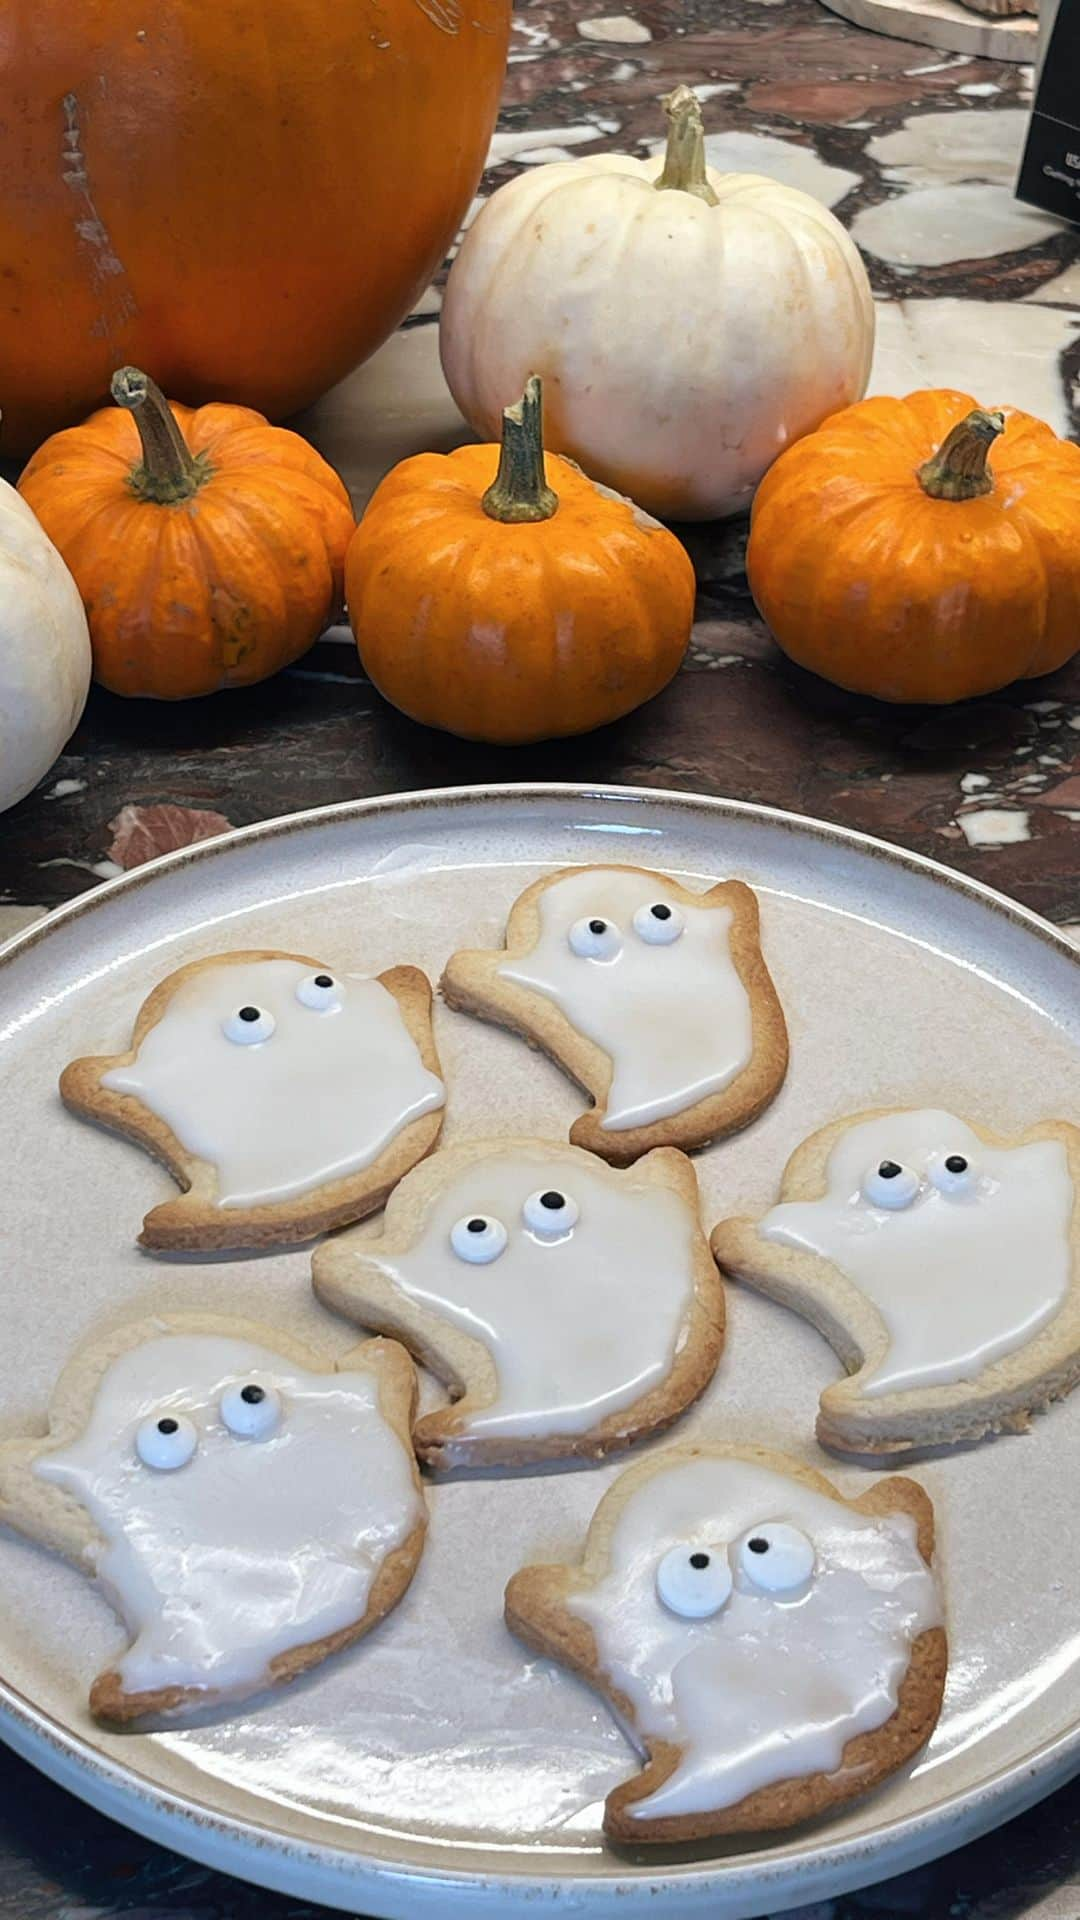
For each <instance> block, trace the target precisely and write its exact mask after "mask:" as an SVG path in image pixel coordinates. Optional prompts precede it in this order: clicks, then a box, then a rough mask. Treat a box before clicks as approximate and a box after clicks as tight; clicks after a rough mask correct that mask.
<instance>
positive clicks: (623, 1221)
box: [362, 1147, 696, 1438]
mask: <svg viewBox="0 0 1080 1920" xmlns="http://www.w3.org/2000/svg"><path fill="white" fill-rule="evenodd" d="M543 1196H547V1197H548V1198H550V1199H552V1200H554V1199H555V1198H556V1197H558V1198H561V1199H562V1200H564V1201H565V1202H567V1203H568V1204H567V1205H566V1206H565V1207H562V1208H554V1207H551V1208H547V1209H545V1208H542V1207H541V1206H540V1198H541V1197H543ZM542 1212H549V1213H550V1215H551V1218H552V1219H553V1220H554V1219H558V1220H559V1221H560V1222H561V1223H563V1224H561V1225H560V1230H559V1232H558V1233H557V1234H552V1233H551V1232H549V1231H548V1230H547V1228H546V1226H544V1225H543V1224H541V1226H540V1228H539V1229H538V1228H537V1227H536V1226H535V1225H534V1224H532V1222H533V1221H535V1220H536V1219H537V1217H538V1215H539V1214H540V1213H542ZM575 1216H576V1217H575ZM567 1221H570V1222H571V1224H569V1225H566V1224H565V1223H566V1222H567ZM472 1226H475V1232H474V1233H473V1234H470V1231H469V1229H470V1227H472ZM695 1226H696V1222H695V1219H694V1216H693V1214H692V1212H691V1210H690V1208H689V1207H688V1206H687V1205H686V1203H685V1201H684V1200H683V1199H682V1198H681V1197H680V1195H679V1194H677V1193H675V1192H673V1191H672V1189H671V1188H670V1187H664V1186H660V1185H658V1184H657V1182H656V1181H655V1180H651V1179H649V1178H647V1177H646V1176H644V1175H636V1176H635V1174H634V1173H633V1172H630V1173H616V1172H613V1171H612V1170H611V1169H610V1168H608V1167H606V1166H604V1165H603V1163H602V1162H600V1161H593V1162H590V1161H589V1160H588V1159H587V1158H585V1157H584V1156H582V1155H580V1154H576V1153H575V1152H574V1150H573V1149H572V1148H567V1149H565V1150H564V1151H563V1152H560V1151H559V1150H558V1148H556V1147H552V1148H547V1149H545V1150H544V1151H542V1152H540V1151H537V1152H534V1153H522V1152H521V1151H520V1149H507V1150H506V1151H505V1152H503V1153H499V1152H493V1153H492V1154H491V1155H490V1156H489V1157H488V1158H486V1159H484V1160H478V1161H474V1162H473V1163H472V1164H471V1165H470V1166H467V1167H463V1168H462V1169H461V1170H460V1172H458V1173H457V1174H456V1175H455V1176H454V1177H453V1178H452V1179H450V1180H449V1181H448V1182H447V1184H446V1186H445V1187H444V1188H443V1189H442V1191H441V1193H440V1194H439V1195H438V1198H437V1199H436V1200H435V1202H434V1204H433V1205H432V1206H431V1208H430V1210H429V1212H428V1213H427V1215H426V1216H425V1218H424V1220H423V1223H422V1225H421V1228H420V1231H419V1233H418V1235H417V1238H416V1239H415V1241H414V1242H413V1244H412V1246H411V1247H409V1248H408V1249H407V1250H406V1251H405V1252H404V1253H396V1254H392V1255H390V1254H380V1252H379V1250H378V1247H377V1246H370V1247H369V1246H365V1247H364V1248H363V1249H362V1251H363V1254H364V1256H365V1258H367V1259H370V1260H372V1261H373V1262H374V1264H376V1265H377V1266H378V1267H379V1268H380V1269H381V1270H382V1272H383V1273H384V1274H385V1275H386V1276H387V1278H388V1279H389V1280H390V1281H392V1282H393V1284H394V1285H395V1286H398V1287H400V1288H401V1290H402V1292H403V1293H404V1294H405V1295H406V1296H407V1298H408V1299H410V1300H412V1301H415V1302H416V1303H417V1304H418V1305H420V1306H422V1307H424V1308H425V1309H427V1310H428V1311H429V1312H431V1313H433V1314H437V1315H438V1316H439V1317H440V1318H441V1319H443V1320H446V1321H447V1322H448V1323H449V1324H450V1325H451V1326H453V1327H457V1328H459V1329H460V1330H461V1332H463V1333H466V1334H469V1335H470V1336H471V1337H472V1338H473V1339H474V1340H478V1341H480V1342H481V1343H482V1345H483V1346H485V1347H486V1348H487V1350H488V1352H489V1353H490V1354H491V1356H492V1359H493V1360H494V1362H495V1370H496V1375H497V1386H498V1390H497V1394H496V1398H495V1401H494V1403H493V1404H492V1405H491V1406H490V1407H487V1408H485V1409H484V1410H483V1411H482V1412H477V1413H474V1414H473V1415H472V1416H471V1418H470V1419H469V1420H468V1422H467V1424H465V1425H464V1426H463V1428H462V1432H465V1433H468V1434H483V1435H485V1436H489V1435H490V1436H494V1435H504V1436H511V1435H522V1436H528V1437H529V1438H533V1437H536V1436H543V1435H548V1434H564V1433H583V1432H585V1431H587V1430H588V1429H589V1428H590V1427H594V1426H596V1425H597V1423H598V1422H599V1421H601V1420H603V1419H605V1418H606V1417H607V1416H608V1415H609V1414H611V1413H616V1412H618V1410H619V1409H620V1408H621V1407H627V1406H630V1405H631V1404H632V1402H634V1401H635V1400H638V1399H640V1398H641V1396H642V1394H644V1393H646V1392H647V1391H648V1390H649V1388H651V1387H655V1386H658V1385H659V1384H660V1382H661V1381H662V1380H664V1379H665V1378H666V1376H667V1374H668V1373H670V1371H671V1367H672V1364H673V1361H674V1357H675V1352H676V1349H677V1347H678V1345H679V1344H680V1341H681V1339H682V1337H683V1336H684V1334H685V1331H686V1328H687V1325H688V1321H689V1314H690V1308H691V1305H692V1301H693V1291H694V1232H695ZM472 1239H475V1241H476V1242H477V1244H478V1246H479V1247H480V1248H481V1249H482V1250H483V1258H482V1260H478V1259H476V1258H474V1256H473V1255H472V1254H471V1251H470V1241H471V1240H472ZM459 1249H460V1251H459ZM491 1249H497V1251H491Z"/></svg>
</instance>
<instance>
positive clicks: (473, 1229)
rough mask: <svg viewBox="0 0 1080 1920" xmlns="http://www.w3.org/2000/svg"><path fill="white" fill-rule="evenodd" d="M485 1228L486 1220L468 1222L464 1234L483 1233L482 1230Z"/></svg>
mask: <svg viewBox="0 0 1080 1920" xmlns="http://www.w3.org/2000/svg"><path fill="white" fill-rule="evenodd" d="M486 1226H487V1221H486V1220H470V1221H469V1224H468V1226H467V1228H466V1232H467V1233H483V1231H484V1228H485V1227H486Z"/></svg>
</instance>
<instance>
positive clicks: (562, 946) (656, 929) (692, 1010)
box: [499, 867, 753, 1132]
mask: <svg viewBox="0 0 1080 1920" xmlns="http://www.w3.org/2000/svg"><path fill="white" fill-rule="evenodd" d="M654 906H661V907H666V908H667V909H668V910H669V912H668V914H667V915H666V916H665V917H663V918H661V919H658V920H657V919H655V917H654V916H651V914H650V909H651V908H652V907H654ZM538 908H539V913H540V935H539V939H538V940H537V943H536V945H535V946H534V947H533V948H532V950H531V951H530V952H529V953H527V954H524V955H522V956H521V958H520V959H519V958H515V959H513V960H507V961H505V962H504V963H503V964H502V965H501V966H500V967H499V972H500V974H501V975H502V977H503V978H504V979H506V980H513V981H515V982H516V983H517V984H518V985H520V986H524V987H530V988H531V989H532V990H533V992H534V993H541V994H543V995H544V996H545V997H546V998H547V999H549V1000H554V1002H555V1004H556V1006H558V1007H559V1008H560V1010H561V1011H562V1012H563V1013H564V1014H565V1015H566V1017H567V1019H568V1020H569V1022H570V1024H571V1026H573V1027H576V1028H577V1030H578V1032H579V1033H582V1034H584V1035H585V1036H586V1038H587V1039H589V1040H593V1041H595V1043H596V1045H597V1046H598V1047H601V1048H602V1049H603V1051H604V1052H605V1053H606V1054H607V1055H608V1056H609V1058H610V1060H611V1063H612V1077H611V1087H610V1089H609V1091H608V1096H607V1113H606V1115H605V1117H604V1120H603V1122H602V1124H603V1126H604V1127H605V1128H608V1129H610V1130H611V1131H612V1132H620V1131H623V1130H625V1129H626V1128H628V1127H642V1126H648V1125H650V1124H651V1123H652V1122H653V1121H655V1120H664V1119H668V1118H670V1116H671V1115H672V1114H676V1113H682V1112H683V1111H684V1109H685V1108H687V1107H691V1106H694V1105H695V1104H696V1103H697V1102H698V1101H699V1100H704V1099H706V1098H707V1096H708V1095H709V1094H713V1093H719V1092H720V1091H721V1090H722V1089H723V1088H724V1087H726V1086H728V1085H730V1083H731V1081H732V1080H734V1079H735V1077H736V1075H737V1074H739V1073H741V1072H742V1071H743V1070H744V1068H745V1067H747V1066H748V1065H749V1063H750V1057H751V1053H752V1049H753V1033H752V1021H751V1008H750V997H749V995H748V994H747V991H746V988H745V987H744V986H743V983H742V981H741V979H740V978H739V975H738V972H737V970H736V967H735V963H734V961H733V960H732V957H731V946H730V938H729V936H730V931H731V923H732V917H733V916H732V913H731V909H730V908H729V907H707V906H700V907H698V906H685V905H676V902H675V899H674V896H673V893H672V889H671V887H670V886H669V885H668V884H667V882H666V881H665V880H664V878H663V876H662V875H660V874H656V875H650V874H647V873H638V872H636V871H634V870H632V869H628V868H623V867H601V868H597V867H592V868H586V869H583V870H582V871H580V872H571V873H568V874H565V875H563V876H562V877H561V878H559V879H557V880H554V881H553V882H552V883H551V885H550V886H547V887H545V888H544V890H543V892H542V893H541V894H540V895H539V900H538ZM593 922H596V923H599V922H603V924H604V927H605V929H607V930H608V937H607V938H605V936H604V935H603V934H600V935H594V936H593V938H592V941H590V937H589V928H590V923H593ZM643 927H644V928H645V935H643V933H642V928H643ZM673 927H674V928H675V929H677V931H676V934H675V937H674V938H671V937H670V934H671V931H672V928H673Z"/></svg>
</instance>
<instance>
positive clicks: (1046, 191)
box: [1016, 0, 1080, 224]
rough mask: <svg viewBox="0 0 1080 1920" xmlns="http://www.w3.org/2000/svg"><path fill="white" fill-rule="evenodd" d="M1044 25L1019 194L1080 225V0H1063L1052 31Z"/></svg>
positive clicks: (1050, 0) (1046, 2)
mask: <svg viewBox="0 0 1080 1920" xmlns="http://www.w3.org/2000/svg"><path fill="white" fill-rule="evenodd" d="M1052 4H1053V0H1043V6H1044V7H1050V8H1051V10H1052ZM1040 27H1041V30H1040V34H1039V39H1040V43H1041V45H1042V47H1043V53H1042V57H1041V60H1040V64H1039V79H1038V84H1037V87H1036V90H1035V105H1034V107H1033V109H1032V114H1031V126H1030V129H1029V131H1028V139H1027V146H1026V148H1025V149H1024V158H1023V160H1022V162H1021V165H1020V178H1019V180H1018V182H1017V187H1016V192H1017V197H1018V198H1019V199H1021V200H1029V201H1030V202H1031V204H1032V206H1036V207H1045V208H1046V210H1047V212H1048V213H1056V214H1058V215H1060V217H1061V218H1062V219H1063V220H1075V221H1076V222H1077V223H1078V224H1080V0H1059V5H1058V9H1057V14H1056V17H1052V18H1051V21H1050V23H1049V33H1048V36H1046V37H1044V34H1045V28H1046V23H1045V22H1043V23H1040Z"/></svg>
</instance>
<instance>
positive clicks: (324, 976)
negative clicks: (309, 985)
mask: <svg viewBox="0 0 1080 1920" xmlns="http://www.w3.org/2000/svg"><path fill="white" fill-rule="evenodd" d="M333 984H334V982H333V980H332V979H331V978H330V975H329V974H328V973H317V974H316V975H315V985H316V986H317V987H332V986H333Z"/></svg>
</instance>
